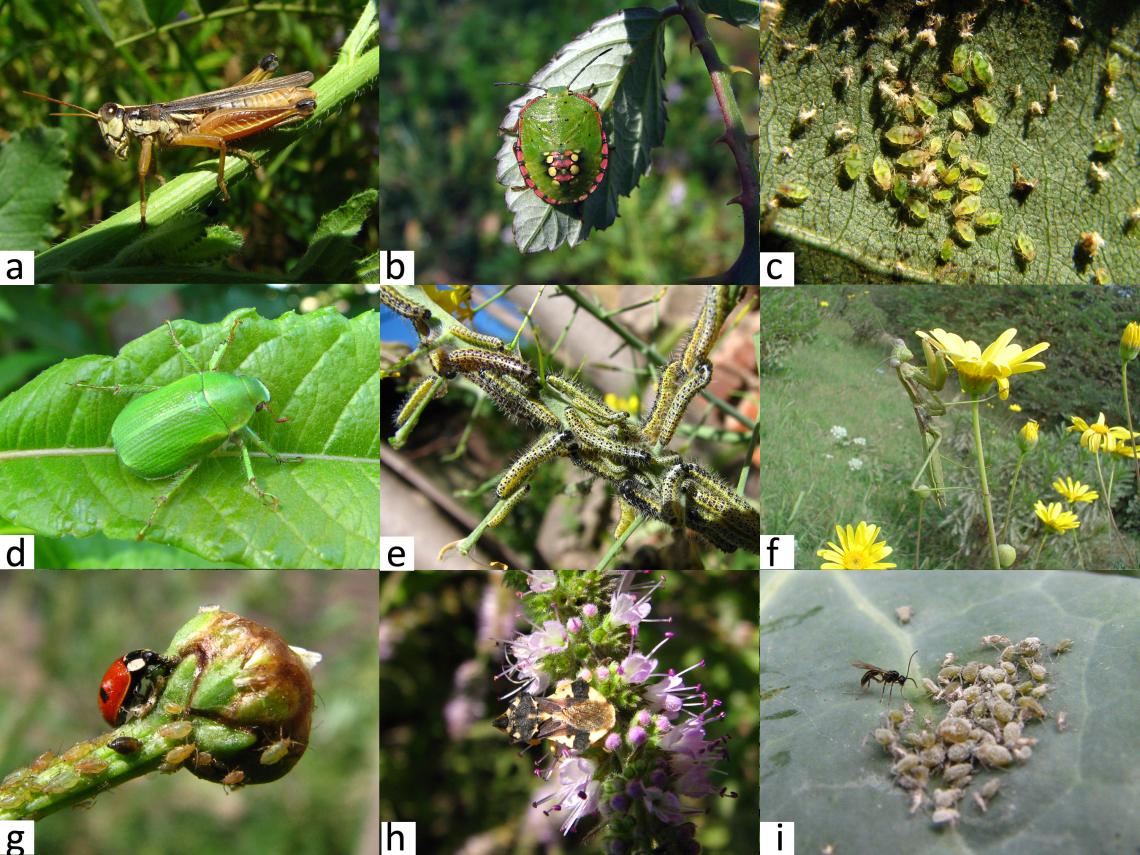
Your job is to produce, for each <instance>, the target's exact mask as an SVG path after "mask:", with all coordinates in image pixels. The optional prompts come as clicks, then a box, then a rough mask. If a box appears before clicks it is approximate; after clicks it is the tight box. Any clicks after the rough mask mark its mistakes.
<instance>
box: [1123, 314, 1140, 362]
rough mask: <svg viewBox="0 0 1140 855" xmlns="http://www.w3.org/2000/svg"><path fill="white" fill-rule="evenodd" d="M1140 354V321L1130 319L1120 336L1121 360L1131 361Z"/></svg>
mask: <svg viewBox="0 0 1140 855" xmlns="http://www.w3.org/2000/svg"><path fill="white" fill-rule="evenodd" d="M1138 354H1140V323H1137V322H1136V321H1129V322H1128V326H1126V327H1125V328H1124V334H1123V335H1121V336H1120V361H1121V362H1131V361H1132V360H1133V359H1135V358H1136V356H1137V355H1138Z"/></svg>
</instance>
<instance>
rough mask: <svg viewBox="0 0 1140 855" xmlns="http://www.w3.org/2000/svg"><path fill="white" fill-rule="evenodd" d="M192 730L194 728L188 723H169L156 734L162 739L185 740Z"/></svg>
mask: <svg viewBox="0 0 1140 855" xmlns="http://www.w3.org/2000/svg"><path fill="white" fill-rule="evenodd" d="M193 729H194V726H193V725H192V724H190V722H188V721H171V722H167V723H166V724H164V725H163V726H162V727H160V728H159V729H158V731H157V733H158V735H159V736H161V737H162V738H163V739H169V740H175V739H185V738H186V737H187V736H189V735H190V732H191V731H192V730H193Z"/></svg>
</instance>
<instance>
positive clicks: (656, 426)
mask: <svg viewBox="0 0 1140 855" xmlns="http://www.w3.org/2000/svg"><path fill="white" fill-rule="evenodd" d="M683 375H684V369H683V368H682V367H681V363H680V362H678V361H675V362H670V363H669V365H668V366H667V367H666V368H665V370H664V371H663V372H662V373H661V382H660V383H658V384H657V397H656V398H654V399H653V409H652V410H650V411H649V418H647V419H646V420H645V427H644V428H642V433H643V434H645V438H646V439H647V440H648V441H649V442H656V441H657V436H658V434H659V433H660V432H661V420H662V419H664V418H665V412H666V410H668V409H669V404H670V403H671V402H672V400H673V397H674V396H675V395H676V393H677V386H678V384H680V382H681V380H682V379H683Z"/></svg>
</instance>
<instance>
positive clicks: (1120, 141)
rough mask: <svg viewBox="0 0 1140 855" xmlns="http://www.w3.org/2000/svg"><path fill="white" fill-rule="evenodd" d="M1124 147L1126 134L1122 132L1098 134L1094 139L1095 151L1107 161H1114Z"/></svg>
mask: <svg viewBox="0 0 1140 855" xmlns="http://www.w3.org/2000/svg"><path fill="white" fill-rule="evenodd" d="M1123 145H1124V134H1122V133H1121V132H1120V131H1105V132H1104V133H1100V134H1097V135H1096V137H1095V138H1094V139H1093V151H1095V152H1096V153H1097V154H1102V155H1104V156H1105V160H1112V158H1114V157H1116V153H1117V152H1118V151H1120V148H1121V146H1123Z"/></svg>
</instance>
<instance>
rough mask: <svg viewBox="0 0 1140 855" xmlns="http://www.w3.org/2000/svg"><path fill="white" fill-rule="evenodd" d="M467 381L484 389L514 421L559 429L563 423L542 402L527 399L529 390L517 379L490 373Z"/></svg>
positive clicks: (471, 377) (487, 372)
mask: <svg viewBox="0 0 1140 855" xmlns="http://www.w3.org/2000/svg"><path fill="white" fill-rule="evenodd" d="M467 379H468V380H470V381H471V382H472V383H474V384H475V385H477V386H478V387H479V388H480V389H482V390H483V391H484V392H485V393H486V394H487V397H488V398H490V399H491V400H492V401H494V402H495V406H497V407H498V408H499V409H500V410H502V411H503V412H504V413H505V414H506V415H507V416H508V417H510V418H511V419H512V420H513V421H528V422H531V423H532V424H535V425H540V426H545V427H548V428H553V429H558V428H560V427H562V422H560V421H559V420H558V417H557V416H556V415H554V413H552V412H551V411H550V408H549V407H547V406H546V405H545V404H543V403H542V402H541V401H533V400H531V399H530V398H529V397H527V389H526V387H524V386H523V385H522V384H521V383H519V382H518V381H517V380H515V378H513V377H510V376H500V375H498V374H492V373H491V372H489V371H479V372H477V373H475V374H469V375H467Z"/></svg>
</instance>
